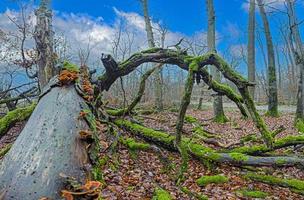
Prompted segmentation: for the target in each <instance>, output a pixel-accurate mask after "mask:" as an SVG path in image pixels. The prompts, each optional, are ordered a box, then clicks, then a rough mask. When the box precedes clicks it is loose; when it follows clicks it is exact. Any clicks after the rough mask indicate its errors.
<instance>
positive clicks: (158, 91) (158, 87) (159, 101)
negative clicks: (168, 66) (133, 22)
mask: <svg viewBox="0 0 304 200" xmlns="http://www.w3.org/2000/svg"><path fill="white" fill-rule="evenodd" d="M141 3H142V9H143V13H144V18H145V24H146V32H147V38H148V45H149V48H154V47H155V41H154V36H153V30H152V25H151V19H150V15H149V10H148V0H141ZM154 80H155V107H156V109H157V110H158V111H162V110H163V98H162V83H161V69H160V68H158V69H156V70H155V73H154Z"/></svg>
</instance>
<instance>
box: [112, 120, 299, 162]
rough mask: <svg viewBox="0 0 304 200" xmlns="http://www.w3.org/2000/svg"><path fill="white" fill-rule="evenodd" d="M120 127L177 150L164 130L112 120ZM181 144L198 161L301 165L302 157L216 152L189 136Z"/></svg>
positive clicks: (173, 139)
mask: <svg viewBox="0 0 304 200" xmlns="http://www.w3.org/2000/svg"><path fill="white" fill-rule="evenodd" d="M114 123H115V124H116V125H118V126H120V127H124V128H125V129H127V130H129V131H130V132H131V133H133V134H136V135H138V136H139V137H142V138H144V139H145V140H146V141H150V142H153V143H155V144H158V145H160V146H162V147H164V148H167V149H169V150H173V151H177V148H176V146H175V145H174V141H175V136H172V135H169V134H167V133H165V132H161V131H155V130H153V129H150V128H146V127H144V126H141V125H139V124H134V123H132V122H130V121H128V120H123V119H117V120H115V122H114ZM181 144H182V145H184V146H186V148H187V151H188V153H189V154H190V155H192V156H193V157H195V158H197V159H198V160H200V161H206V160H207V161H211V162H215V163H227V164H231V165H234V166H243V165H248V166H277V167H284V166H296V167H303V166H304V159H301V158H298V157H288V156H278V157H260V156H249V155H246V154H242V153H235V152H234V153H218V152H216V151H215V150H213V149H211V148H208V147H205V146H203V145H201V144H197V143H193V142H192V140H191V139H190V138H186V137H183V138H182V140H181Z"/></svg>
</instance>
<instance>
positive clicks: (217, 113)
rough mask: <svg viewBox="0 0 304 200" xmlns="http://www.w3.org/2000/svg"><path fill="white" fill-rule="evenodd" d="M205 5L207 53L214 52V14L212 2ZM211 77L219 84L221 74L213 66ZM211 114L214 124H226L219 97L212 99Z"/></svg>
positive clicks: (209, 0)
mask: <svg viewBox="0 0 304 200" xmlns="http://www.w3.org/2000/svg"><path fill="white" fill-rule="evenodd" d="M206 4H207V13H208V34H207V41H208V51H209V52H216V47H215V12H214V5H213V0H206ZM211 75H212V76H213V78H214V80H216V81H218V82H221V74H220V72H219V71H218V70H217V69H216V68H215V67H214V66H211ZM213 112H214V120H215V121H216V122H226V121H227V117H226V116H225V113H224V109H223V99H222V97H221V96H215V97H214V101H213Z"/></svg>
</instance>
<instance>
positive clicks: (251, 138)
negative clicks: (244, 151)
mask: <svg viewBox="0 0 304 200" xmlns="http://www.w3.org/2000/svg"><path fill="white" fill-rule="evenodd" d="M259 141H260V139H259V138H258V137H257V136H256V134H249V135H246V136H244V137H242V138H241V139H240V142H241V143H245V142H259Z"/></svg>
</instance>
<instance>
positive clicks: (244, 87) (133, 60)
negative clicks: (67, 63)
mask: <svg viewBox="0 0 304 200" xmlns="http://www.w3.org/2000/svg"><path fill="white" fill-rule="evenodd" d="M101 59H102V62H103V64H104V65H105V68H106V72H105V73H104V74H103V75H102V76H100V77H99V78H98V79H99V80H98V85H99V90H100V91H103V90H108V89H109V88H110V86H111V85H112V84H113V83H114V82H115V80H116V79H117V78H118V77H120V76H125V75H127V74H129V73H130V72H132V71H133V70H134V69H135V68H136V67H138V66H139V65H141V64H143V63H145V62H157V63H167V64H173V65H177V66H179V67H180V68H182V69H184V70H188V69H189V67H191V68H192V69H193V72H194V73H195V74H196V80H200V79H203V77H205V79H203V80H204V81H205V82H206V79H207V78H206V77H208V76H206V75H207V74H206V73H207V72H203V71H202V72H201V70H202V69H203V67H205V66H206V65H213V66H215V67H216V68H217V69H218V70H219V71H220V72H222V74H223V75H224V77H225V78H227V79H228V80H230V81H232V82H233V83H234V84H235V85H236V86H237V88H238V90H239V92H240V94H241V96H242V98H243V101H244V103H245V105H246V107H247V109H248V111H249V113H250V115H251V117H252V119H253V120H254V122H255V124H256V126H257V128H258V129H259V131H260V133H261V135H262V137H263V140H264V142H265V144H266V145H267V146H268V147H271V146H272V142H273V137H272V134H271V132H270V131H269V130H268V128H267V127H266V124H265V122H264V120H263V119H262V118H261V116H260V115H259V113H258V112H257V110H256V108H255V104H254V102H253V100H252V98H251V96H250V94H249V91H248V86H252V85H254V84H253V83H250V82H248V81H247V80H246V79H245V78H244V77H242V76H241V75H240V74H239V73H237V72H235V71H234V70H233V69H232V68H231V67H230V66H229V64H228V63H227V62H225V60H224V59H222V58H221V57H220V56H219V55H217V54H216V53H213V52H210V53H207V54H205V55H202V56H197V57H195V56H189V55H187V53H186V52H185V51H177V50H173V49H162V48H152V49H148V50H145V51H141V52H139V53H136V54H133V55H132V56H131V57H130V58H129V59H127V60H126V61H123V62H121V63H116V62H115V61H114V59H113V58H112V57H111V56H103V57H102V58H101ZM113 62H115V63H116V64H113ZM109 63H111V65H110V64H109ZM112 65H113V66H115V67H114V69H113V70H112V68H111V70H108V68H109V67H108V66H112ZM204 74H205V76H204ZM209 82H210V81H209ZM209 82H208V81H207V82H206V84H208V85H210V84H209ZM214 88H215V87H214ZM222 91H224V94H225V95H226V96H230V97H233V98H234V97H235V95H231V91H230V92H229V91H227V88H226V90H222ZM237 105H240V103H237ZM238 107H239V108H240V106H238ZM242 110H243V111H242V113H245V110H244V109H242Z"/></svg>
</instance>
